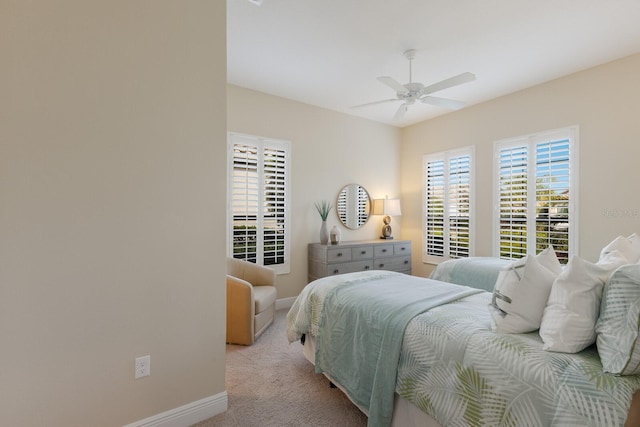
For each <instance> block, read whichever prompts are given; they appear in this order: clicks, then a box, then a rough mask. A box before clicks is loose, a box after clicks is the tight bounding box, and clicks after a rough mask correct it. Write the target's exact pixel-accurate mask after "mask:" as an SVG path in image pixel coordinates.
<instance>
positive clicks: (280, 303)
mask: <svg viewBox="0 0 640 427" xmlns="http://www.w3.org/2000/svg"><path fill="white" fill-rule="evenodd" d="M295 300H296V297H291V298H280V299H277V300H276V310H280V309H282V308H291V306H292V305H293V302H294V301H295Z"/></svg>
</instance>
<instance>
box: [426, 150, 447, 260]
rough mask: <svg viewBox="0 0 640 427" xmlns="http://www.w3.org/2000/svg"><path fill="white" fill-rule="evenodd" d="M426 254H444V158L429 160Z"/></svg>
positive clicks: (436, 255)
mask: <svg viewBox="0 0 640 427" xmlns="http://www.w3.org/2000/svg"><path fill="white" fill-rule="evenodd" d="M426 169H427V173H426V175H427V177H426V178H427V191H426V206H425V209H426V227H425V254H426V255H428V256H434V257H442V256H444V251H445V247H444V235H445V229H444V204H445V179H444V160H433V161H428V162H427V166H426Z"/></svg>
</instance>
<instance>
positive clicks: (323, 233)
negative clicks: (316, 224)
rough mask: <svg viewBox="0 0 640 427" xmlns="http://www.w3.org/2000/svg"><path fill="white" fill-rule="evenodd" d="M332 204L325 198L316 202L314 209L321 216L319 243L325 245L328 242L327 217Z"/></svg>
mask: <svg viewBox="0 0 640 427" xmlns="http://www.w3.org/2000/svg"><path fill="white" fill-rule="evenodd" d="M332 208H333V206H332V205H331V203H329V202H328V201H326V200H322V201H320V202H316V209H317V210H318V213H319V214H320V218H322V225H321V226H320V243H322V244H323V245H326V244H327V243H328V242H329V231H327V217H328V216H329V212H331V209H332Z"/></svg>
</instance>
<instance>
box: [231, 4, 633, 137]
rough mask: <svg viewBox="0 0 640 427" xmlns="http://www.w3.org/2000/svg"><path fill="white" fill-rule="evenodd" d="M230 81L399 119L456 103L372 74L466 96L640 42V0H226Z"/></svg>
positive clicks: (505, 88) (519, 83)
mask: <svg viewBox="0 0 640 427" xmlns="http://www.w3.org/2000/svg"><path fill="white" fill-rule="evenodd" d="M227 14H228V17H227V33H228V35H227V43H228V49H227V50H228V53H227V55H228V58H227V60H228V66H227V67H228V82H229V83H231V84H234V85H238V86H242V87H246V88H250V89H254V90H257V91H261V92H265V93H268V94H272V95H277V96H281V97H284V98H288V99H292V100H296V101H300V102H304V103H307V104H311V105H315V106H318V107H323V108H327V109H330V110H335V111H339V112H343V113H347V114H352V115H355V116H360V117H364V118H368V119H371V120H375V121H379V122H382V123H387V124H391V125H394V126H399V127H403V126H407V125H410V124H413V123H416V122H419V121H422V120H425V119H428V118H432V117H435V116H438V115H441V114H446V113H447V112H449V111H448V110H445V109H443V108H439V107H435V106H430V105H426V104H415V105H413V106H411V107H409V111H408V112H407V114H406V115H405V117H404V119H402V120H401V121H394V120H393V116H394V114H395V112H396V110H397V108H398V106H399V104H400V102H399V101H398V102H392V103H387V104H382V105H376V106H371V107H365V108H359V109H352V108H350V107H351V106H353V105H358V104H363V103H367V102H372V101H378V100H382V99H389V98H394V97H395V93H394V91H393V90H392V89H390V88H389V87H387V86H385V85H383V84H382V83H380V82H379V81H377V80H376V78H377V77H379V76H391V77H393V78H394V79H396V80H397V81H399V82H400V83H402V84H404V83H408V81H409V62H408V61H407V59H406V58H405V57H404V56H403V52H404V51H405V50H407V49H416V50H417V56H416V58H415V60H414V61H413V81H414V82H415V81H418V82H421V83H424V84H425V85H429V84H432V83H436V82H438V81H440V80H443V79H445V78H448V77H451V76H454V75H457V74H460V73H463V72H466V71H469V72H472V73H474V74H475V75H476V76H477V79H476V81H474V82H471V83H465V84H464V85H461V86H457V87H454V88H450V89H445V90H443V91H440V92H437V93H435V94H434V95H435V96H439V97H445V98H452V99H456V100H459V101H464V102H465V103H466V104H467V106H469V105H473V104H477V103H480V102H483V101H486V100H489V99H492V98H496V97H499V96H502V95H505V94H508V93H511V92H515V91H518V90H520V89H524V88H527V87H530V86H533V85H536V84H539V83H542V82H545V81H548V80H552V79H555V78H558V77H561V76H564V75H567V74H571V73H574V72H576V71H579V70H583V69H586V68H590V67H593V66H595V65H598V64H602V63H605V62H609V61H611V60H614V59H617V58H621V57H624V56H627V55H630V54H633V53H636V52H640V0H537V1H534V0H394V1H389V0H264V1H263V3H262V5H261V6H257V5H255V4H254V3H252V1H250V0H227Z"/></svg>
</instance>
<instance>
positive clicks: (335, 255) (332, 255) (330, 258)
mask: <svg viewBox="0 0 640 427" xmlns="http://www.w3.org/2000/svg"><path fill="white" fill-rule="evenodd" d="M343 261H351V249H349V248H335V249H328V250H327V262H343Z"/></svg>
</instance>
